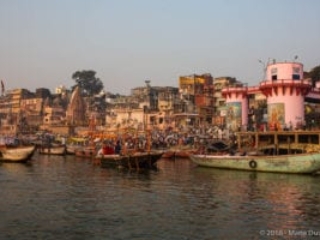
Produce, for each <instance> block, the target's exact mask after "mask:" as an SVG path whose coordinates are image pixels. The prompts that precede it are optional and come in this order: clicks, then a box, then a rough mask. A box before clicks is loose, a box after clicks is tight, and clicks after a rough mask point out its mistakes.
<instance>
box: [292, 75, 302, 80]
mask: <svg viewBox="0 0 320 240" xmlns="http://www.w3.org/2000/svg"><path fill="white" fill-rule="evenodd" d="M292 79H293V80H300V74H292Z"/></svg>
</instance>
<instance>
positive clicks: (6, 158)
mask: <svg viewBox="0 0 320 240" xmlns="http://www.w3.org/2000/svg"><path fill="white" fill-rule="evenodd" d="M34 152H35V146H29V147H17V148H8V149H3V150H1V151H0V161H1V162H12V163H24V162H28V161H29V160H30V159H31V157H32V155H33V154H34Z"/></svg>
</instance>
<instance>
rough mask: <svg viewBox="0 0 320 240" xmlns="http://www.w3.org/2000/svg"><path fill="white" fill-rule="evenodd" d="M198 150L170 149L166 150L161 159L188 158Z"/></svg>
mask: <svg viewBox="0 0 320 240" xmlns="http://www.w3.org/2000/svg"><path fill="white" fill-rule="evenodd" d="M197 151H198V150H196V149H179V148H176V149H175V148H172V149H168V150H166V151H165V152H164V153H163V155H162V158H171V159H173V158H188V157H189V156H190V155H191V154H195V153H196V152H197Z"/></svg>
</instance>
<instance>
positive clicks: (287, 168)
mask: <svg viewBox="0 0 320 240" xmlns="http://www.w3.org/2000/svg"><path fill="white" fill-rule="evenodd" d="M288 136H289V138H290V139H291V137H292V136H290V135H288ZM317 136H318V138H319V139H320V133H319V134H318V135H317ZM256 137H257V136H256ZM258 137H259V136H258ZM298 138H299V137H298ZM97 146H99V145H92V146H72V145H68V144H60V145H48V146H46V145H40V146H39V145H38V146H37V145H31V146H23V147H21V146H20V147H11V148H10V147H3V148H2V149H0V161H4V162H27V161H29V160H30V159H31V158H32V155H33V154H34V152H35V151H36V150H37V151H38V152H39V154H50V155H65V154H73V155H75V156H77V157H90V158H92V159H93V160H95V161H96V162H98V163H99V164H100V165H101V167H119V168H128V169H132V168H135V169H140V168H148V169H150V168H155V167H156V163H157V161H158V160H159V159H161V158H178V157H179V158H182V157H184V158H190V159H191V160H192V161H193V162H194V163H195V164H197V165H198V166H202V167H212V168H225V169H235V170H246V171H261V172H278V173H301V174H310V173H316V172H318V171H320V147H319V143H306V144H303V147H300V148H295V149H294V148H293V146H294V145H293V144H290V143H289V144H288V146H286V147H283V146H282V145H281V144H280V143H279V144H271V145H270V146H269V148H267V147H266V146H267V145H266V146H264V148H261V147H260V148H259V149H256V150H254V151H244V150H243V149H241V148H239V147H237V148H232V147H234V145H231V144H230V143H226V142H223V141H220V140H218V141H215V142H214V143H212V142H211V144H210V146H209V145H206V146H198V148H194V146H193V147H192V148H191V147H190V148H186V147H185V148H171V149H150V148H149V149H148V150H146V149H135V150H132V149H131V150H130V149H122V150H121V151H119V152H116V151H111V152H108V153H104V152H103V151H99V149H98V148H97ZM310 146H311V147H310ZM102 147H103V146H102V145H101V146H100V148H102ZM272 148H273V150H274V151H270V150H272ZM209 150H210V151H209Z"/></svg>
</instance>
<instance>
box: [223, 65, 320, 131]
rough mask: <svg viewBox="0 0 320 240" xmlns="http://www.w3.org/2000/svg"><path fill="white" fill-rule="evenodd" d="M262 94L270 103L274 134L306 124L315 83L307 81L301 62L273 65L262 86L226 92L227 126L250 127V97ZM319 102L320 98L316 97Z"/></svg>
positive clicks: (268, 119) (268, 112)
mask: <svg viewBox="0 0 320 240" xmlns="http://www.w3.org/2000/svg"><path fill="white" fill-rule="evenodd" d="M257 90H258V92H260V93H263V95H264V96H265V97H266V99H267V124H268V127H269V129H270V130H280V129H283V128H284V126H287V127H290V126H292V127H296V126H300V125H301V124H304V122H305V113H304V101H305V97H306V96H307V95H308V94H310V95H312V94H313V95H314V93H313V92H312V91H311V90H312V83H311V81H310V80H309V79H304V76H303V65H302V64H301V63H297V62H278V63H277V62H273V63H270V64H268V65H267V67H266V79H265V80H263V81H261V82H260V84H259V86H258V87H257V86H254V87H249V88H248V87H230V88H226V89H223V91H222V93H223V96H224V97H225V99H226V107H227V113H226V125H227V127H228V128H230V129H232V130H236V129H238V127H239V126H242V127H245V126H247V125H248V94H250V93H251V92H255V93H256V92H257ZM316 95H317V96H316V97H317V98H319V94H316Z"/></svg>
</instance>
